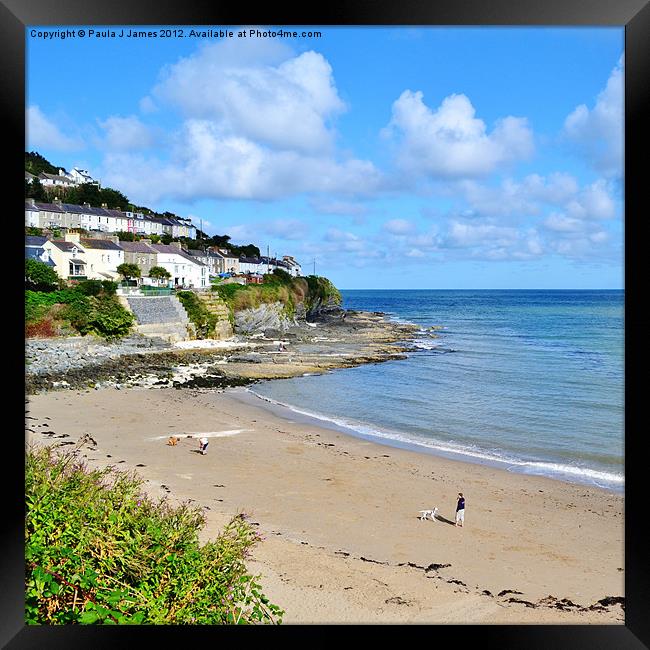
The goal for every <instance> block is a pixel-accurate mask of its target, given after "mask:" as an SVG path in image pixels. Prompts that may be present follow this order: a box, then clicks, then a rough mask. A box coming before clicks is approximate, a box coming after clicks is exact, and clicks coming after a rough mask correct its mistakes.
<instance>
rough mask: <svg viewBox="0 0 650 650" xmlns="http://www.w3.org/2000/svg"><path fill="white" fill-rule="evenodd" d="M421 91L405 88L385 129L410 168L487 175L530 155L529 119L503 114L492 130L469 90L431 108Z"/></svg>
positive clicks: (466, 175)
mask: <svg viewBox="0 0 650 650" xmlns="http://www.w3.org/2000/svg"><path fill="white" fill-rule="evenodd" d="M422 97H423V95H422V92H420V91H418V92H412V91H410V90H405V91H404V92H403V93H402V94H401V95H400V97H399V99H397V100H396V101H395V102H394V103H393V108H392V118H391V121H390V123H389V125H388V127H387V128H386V129H384V130H383V134H384V135H385V136H387V137H393V138H395V139H396V141H397V143H398V154H397V161H398V164H399V166H400V167H401V168H402V169H403V170H405V171H408V172H414V173H417V174H424V175H430V176H432V177H443V178H470V177H476V176H484V175H487V174H489V173H491V172H493V171H495V170H497V169H498V168H499V167H500V166H501V165H503V164H505V163H510V162H513V161H516V160H521V159H525V158H528V157H529V156H530V155H531V154H532V152H533V149H534V145H533V134H532V131H531V130H530V128H529V127H528V123H527V120H526V119H525V118H518V117H511V116H508V117H505V118H503V119H500V120H498V121H497V122H496V124H495V127H494V129H493V130H492V131H491V132H490V133H488V131H487V128H486V125H485V122H483V120H481V119H478V118H476V117H475V113H476V111H475V109H474V107H473V106H472V104H471V102H470V100H469V99H468V98H467V97H466V96H465V95H462V94H461V95H456V94H454V95H450V96H448V97H446V98H445V99H444V100H443V101H442V104H441V105H440V106H439V107H438V108H437V109H436V110H435V111H432V110H431V109H430V108H429V107H428V106H426V105H425V104H424V102H423V100H422Z"/></svg>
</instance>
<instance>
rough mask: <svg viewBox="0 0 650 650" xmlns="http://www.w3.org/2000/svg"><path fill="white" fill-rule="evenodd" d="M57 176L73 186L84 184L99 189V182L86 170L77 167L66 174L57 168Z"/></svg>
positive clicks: (63, 170)
mask: <svg viewBox="0 0 650 650" xmlns="http://www.w3.org/2000/svg"><path fill="white" fill-rule="evenodd" d="M59 176H62V177H63V178H67V179H68V180H69V181H71V182H72V183H73V185H83V184H84V183H92V184H93V185H97V187H99V181H96V180H95V179H94V178H93V177H92V176H91V175H90V174H89V173H88V170H87V169H80V168H79V167H73V168H72V170H71V171H70V172H66V171H65V169H61V168H59Z"/></svg>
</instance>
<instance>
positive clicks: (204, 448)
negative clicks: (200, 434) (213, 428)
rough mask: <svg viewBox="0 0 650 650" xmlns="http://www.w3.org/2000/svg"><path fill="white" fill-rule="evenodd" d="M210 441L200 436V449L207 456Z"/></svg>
mask: <svg viewBox="0 0 650 650" xmlns="http://www.w3.org/2000/svg"><path fill="white" fill-rule="evenodd" d="M209 442H210V441H209V440H208V439H207V438H199V451H200V452H201V453H202V454H203V455H204V456H205V455H206V454H207V453H208V443H209Z"/></svg>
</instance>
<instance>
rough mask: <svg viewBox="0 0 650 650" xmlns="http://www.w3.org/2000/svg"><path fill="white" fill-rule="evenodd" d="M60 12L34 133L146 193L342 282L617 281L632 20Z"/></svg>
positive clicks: (53, 148)
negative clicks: (136, 22) (170, 28)
mask: <svg viewBox="0 0 650 650" xmlns="http://www.w3.org/2000/svg"><path fill="white" fill-rule="evenodd" d="M218 28H219V26H217V27H216V28H214V27H213V29H218ZM32 29H34V30H35V31H36V32H38V31H41V32H43V31H46V32H50V33H52V32H54V37H53V38H43V37H39V35H32ZM65 29H79V28H75V27H73V26H70V27H65V26H64V27H52V26H48V27H45V28H37V27H34V28H29V27H28V28H27V97H26V130H27V148H28V149H29V150H36V151H38V152H39V153H41V154H42V155H44V156H45V157H46V158H47V159H48V160H50V161H51V162H53V163H55V164H59V165H61V166H64V167H66V168H68V169H69V168H71V167H73V166H79V167H84V168H86V169H88V170H89V171H90V173H91V175H93V176H94V177H95V178H98V179H99V180H100V181H101V182H102V185H104V186H108V187H113V188H115V189H118V190H120V191H122V192H124V193H125V194H126V195H127V196H128V197H129V198H130V199H131V200H132V201H133V202H134V203H136V204H139V205H146V206H148V207H151V208H153V209H155V210H158V211H165V210H169V211H172V212H175V213H177V214H179V215H181V216H189V217H192V219H193V220H194V222H195V223H196V224H197V225H200V224H201V223H202V224H203V229H204V231H205V232H207V233H208V234H229V235H230V236H231V237H232V240H233V242H235V243H249V242H252V243H255V244H257V245H258V246H259V247H260V249H261V250H263V251H266V250H267V246H268V247H269V249H270V251H271V253H274V254H278V255H283V254H288V255H293V256H294V257H296V258H297V259H298V260H299V261H300V262H301V263H302V265H303V270H304V271H309V272H311V271H312V270H313V268H314V260H315V265H316V272H317V273H318V274H320V275H326V276H327V277H329V278H330V279H332V281H333V282H334V283H335V284H336V285H337V286H339V287H340V288H343V289H355V288H621V287H622V286H623V200H622V180H623V179H622V176H623V164H622V152H623V75H624V70H623V46H624V30H623V28H611V27H608V28H587V27H579V28H568V27H558V28H532V27H525V28H522V27H503V28H492V27H474V28H455V27H454V28H450V27H430V28H426V27H418V28H400V27H390V28H383V27H382V28H379V27H366V28H356V27H314V26H309V27H305V28H301V27H293V26H291V27H289V28H284V29H289V30H292V31H293V30H296V31H298V32H301V31H303V29H304V30H318V31H320V32H321V36H320V37H311V38H300V37H299V38H278V37H275V38H274V37H268V36H253V37H250V35H249V36H247V37H246V38H238V37H237V33H238V32H239V31H242V30H246V31H248V30H249V29H250V28H248V27H246V28H244V27H229V28H224V29H229V30H232V31H233V32H234V33H235V36H233V37H232V38H218V37H217V38H215V37H212V38H201V37H199V38H196V37H193V36H192V37H190V30H191V29H192V26H189V27H187V26H186V27H182V28H181V27H177V29H183V38H180V37H178V36H176V37H172V38H161V37H160V35H158V36H157V37H155V38H153V37H149V38H129V37H127V36H123V37H120V36H119V34H120V33H121V30H122V27H121V26H120V27H115V26H113V27H99V26H90V27H85V28H84V29H86V30H88V29H94V30H95V31H96V32H101V31H106V30H112V31H114V32H116V35H115V36H114V37H101V38H97V37H94V36H89V35H88V34H86V35H85V36H84V37H83V38H80V37H79V35H78V34H77V35H75V37H69V38H65V39H62V38H60V37H57V36H56V32H57V30H65ZM133 29H137V30H158V31H159V30H160V28H156V27H155V26H154V27H142V26H138V27H136V28H133ZM194 29H195V30H197V31H202V30H204V29H206V28H204V27H197V26H195V27H194ZM257 29H259V30H260V31H267V32H268V31H271V30H277V29H278V28H277V27H259V28H257ZM128 31H129V28H128V27H125V28H124V33H125V34H127V33H128Z"/></svg>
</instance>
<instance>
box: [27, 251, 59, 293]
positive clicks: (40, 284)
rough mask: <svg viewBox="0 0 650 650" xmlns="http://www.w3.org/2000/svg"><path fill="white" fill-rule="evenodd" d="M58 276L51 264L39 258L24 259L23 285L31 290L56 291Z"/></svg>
mask: <svg viewBox="0 0 650 650" xmlns="http://www.w3.org/2000/svg"><path fill="white" fill-rule="evenodd" d="M59 283H60V280H59V276H58V275H57V274H56V271H54V269H53V268H52V267H51V266H48V265H47V264H45V262H40V261H39V260H34V259H27V260H25V287H26V288H27V289H31V290H32V291H56V290H57V289H58V288H59Z"/></svg>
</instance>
